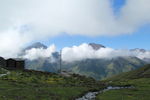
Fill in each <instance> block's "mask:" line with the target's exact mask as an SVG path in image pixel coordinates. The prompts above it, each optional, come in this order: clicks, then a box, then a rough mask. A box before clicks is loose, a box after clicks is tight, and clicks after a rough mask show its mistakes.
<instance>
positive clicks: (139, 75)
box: [96, 64, 150, 100]
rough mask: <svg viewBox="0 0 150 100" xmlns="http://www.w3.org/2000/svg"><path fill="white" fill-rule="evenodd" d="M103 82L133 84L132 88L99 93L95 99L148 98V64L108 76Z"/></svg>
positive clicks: (149, 76) (129, 99) (149, 78)
mask: <svg viewBox="0 0 150 100" xmlns="http://www.w3.org/2000/svg"><path fill="white" fill-rule="evenodd" d="M103 82H105V83H107V84H108V85H114V86H116V85H117V86H120V85H121V86H134V88H131V89H121V90H111V91H107V92H104V93H102V94H99V95H98V96H97V99H96V100H119V99H120V100H121V99H122V100H149V99H150V95H149V93H150V64H149V65H145V66H143V67H141V68H139V69H137V70H134V71H130V72H126V73H122V74H119V75H116V76H113V77H110V78H108V79H106V80H104V81H103Z"/></svg>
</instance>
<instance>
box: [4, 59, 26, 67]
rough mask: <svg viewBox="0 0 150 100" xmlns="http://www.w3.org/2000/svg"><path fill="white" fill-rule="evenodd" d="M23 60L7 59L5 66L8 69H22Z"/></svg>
mask: <svg viewBox="0 0 150 100" xmlns="http://www.w3.org/2000/svg"><path fill="white" fill-rule="evenodd" d="M24 66H25V61H24V60H21V59H12V58H10V59H7V60H6V67H7V68H10V69H24Z"/></svg>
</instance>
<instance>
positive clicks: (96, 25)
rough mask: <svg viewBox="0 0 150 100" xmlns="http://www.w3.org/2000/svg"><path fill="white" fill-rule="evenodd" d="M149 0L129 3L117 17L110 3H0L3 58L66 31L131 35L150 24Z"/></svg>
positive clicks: (56, 0)
mask: <svg viewBox="0 0 150 100" xmlns="http://www.w3.org/2000/svg"><path fill="white" fill-rule="evenodd" d="M149 4H150V0H126V4H125V5H124V6H123V7H122V8H121V10H120V12H119V15H115V14H114V12H113V7H112V5H111V2H110V0H0V15H1V16H0V40H1V42H0V48H1V49H0V55H2V56H4V57H11V56H15V55H16V53H17V52H18V51H19V50H20V49H21V48H22V47H23V46H24V45H25V44H27V43H30V42H32V41H36V40H39V39H45V38H49V37H52V36H57V35H59V34H61V33H63V32H65V33H67V34H71V35H74V34H79V35H86V36H101V35H106V36H112V35H120V34H130V33H132V32H134V31H136V30H137V29H138V28H139V27H141V26H143V25H145V24H149V23H150V6H149Z"/></svg>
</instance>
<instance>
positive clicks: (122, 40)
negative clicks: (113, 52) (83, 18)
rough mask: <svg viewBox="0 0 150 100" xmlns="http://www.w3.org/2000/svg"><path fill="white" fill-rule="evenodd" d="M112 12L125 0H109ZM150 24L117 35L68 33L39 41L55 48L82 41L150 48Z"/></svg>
mask: <svg viewBox="0 0 150 100" xmlns="http://www.w3.org/2000/svg"><path fill="white" fill-rule="evenodd" d="M111 1H112V7H113V9H114V14H116V15H117V14H118V13H119V11H120V9H121V7H122V6H123V5H124V4H125V2H126V1H125V0H111ZM149 33H150V25H145V26H143V27H141V28H139V29H138V30H137V31H136V32H133V33H132V34H123V35H122V34H121V35H118V36H97V37H90V36H82V35H68V34H65V33H64V34H62V35H58V36H55V37H51V38H49V39H47V40H43V41H41V42H42V43H44V44H46V45H51V44H55V45H56V46H57V49H58V50H59V49H61V48H63V47H66V46H73V45H80V44H82V43H99V44H102V45H105V46H107V47H111V48H116V49H120V48H121V49H132V48H144V49H150V46H149V43H150V34H149Z"/></svg>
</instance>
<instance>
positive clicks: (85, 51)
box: [62, 43, 150, 62]
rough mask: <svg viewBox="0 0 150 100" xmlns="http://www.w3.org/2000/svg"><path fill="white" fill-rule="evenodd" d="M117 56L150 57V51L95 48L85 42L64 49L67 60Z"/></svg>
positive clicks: (63, 52) (64, 56)
mask: <svg viewBox="0 0 150 100" xmlns="http://www.w3.org/2000/svg"><path fill="white" fill-rule="evenodd" d="M116 57H138V58H139V59H142V60H143V59H145V58H148V59H149V58H150V51H145V52H142V51H140V50H134V51H132V50H123V49H117V50H116V49H112V48H108V47H106V48H100V49H99V50H94V49H93V48H92V47H91V46H90V45H88V44H86V43H83V44H81V45H79V46H73V47H65V48H63V49H62V59H63V61H65V62H73V61H80V60H85V59H112V58H116Z"/></svg>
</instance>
